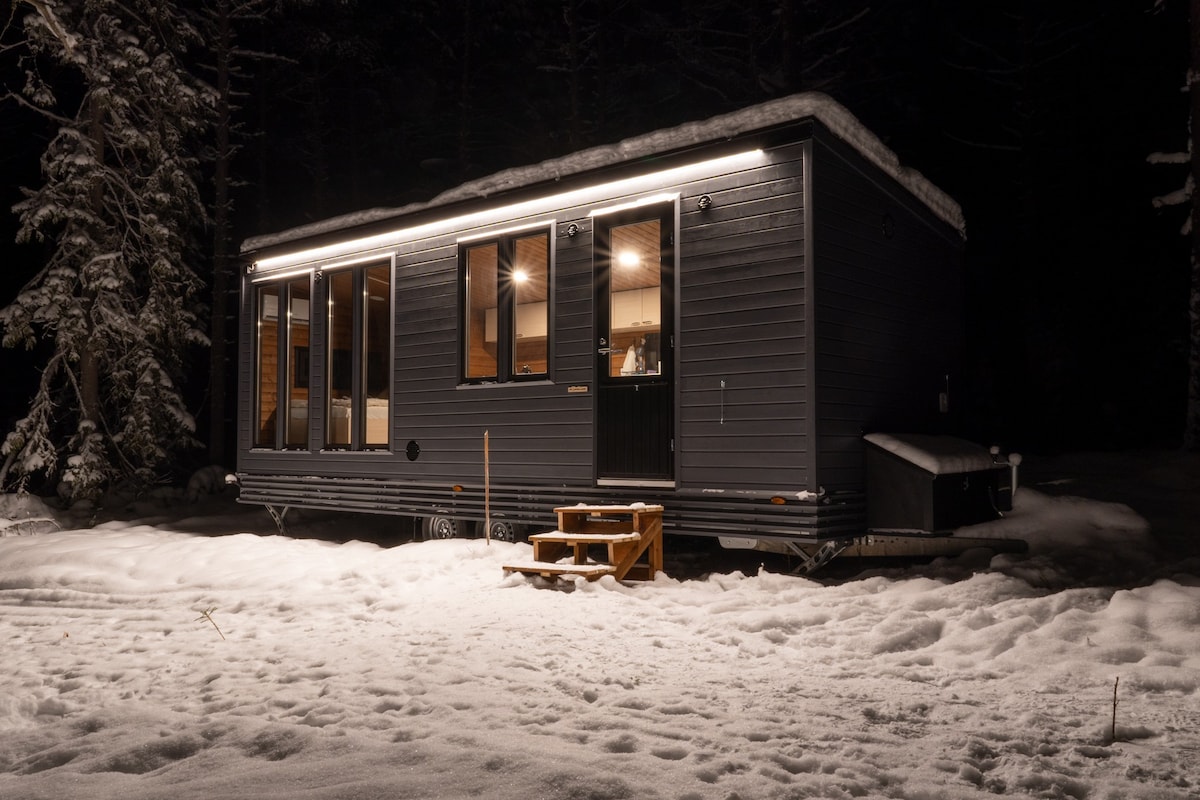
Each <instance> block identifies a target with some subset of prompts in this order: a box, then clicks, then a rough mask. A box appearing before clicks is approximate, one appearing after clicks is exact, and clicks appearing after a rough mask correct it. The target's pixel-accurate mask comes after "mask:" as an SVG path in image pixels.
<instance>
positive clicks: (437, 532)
mask: <svg viewBox="0 0 1200 800" xmlns="http://www.w3.org/2000/svg"><path fill="white" fill-rule="evenodd" d="M455 536H458V520H456V519H454V518H453V517H444V516H442V515H441V514H437V515H435V516H432V517H425V519H423V520H421V538H422V539H426V540H429V539H453V538H454V537H455Z"/></svg>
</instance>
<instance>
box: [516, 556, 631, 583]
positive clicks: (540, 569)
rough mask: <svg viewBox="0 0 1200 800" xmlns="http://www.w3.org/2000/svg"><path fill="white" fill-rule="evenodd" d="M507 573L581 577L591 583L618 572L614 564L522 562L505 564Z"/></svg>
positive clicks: (548, 576) (551, 576) (546, 576)
mask: <svg viewBox="0 0 1200 800" xmlns="http://www.w3.org/2000/svg"><path fill="white" fill-rule="evenodd" d="M502 569H503V570H504V571H505V572H520V573H523V574H525V575H541V576H542V577H543V578H556V577H558V576H559V575H580V576H582V577H584V578H587V579H588V580H589V581H594V580H596V579H597V578H601V577H603V576H605V575H611V574H612V573H614V572H616V569H617V568H616V567H615V566H613V565H612V564H554V563H550V562H549V561H522V562H518V563H516V564H505V565H504V566H503V567H502Z"/></svg>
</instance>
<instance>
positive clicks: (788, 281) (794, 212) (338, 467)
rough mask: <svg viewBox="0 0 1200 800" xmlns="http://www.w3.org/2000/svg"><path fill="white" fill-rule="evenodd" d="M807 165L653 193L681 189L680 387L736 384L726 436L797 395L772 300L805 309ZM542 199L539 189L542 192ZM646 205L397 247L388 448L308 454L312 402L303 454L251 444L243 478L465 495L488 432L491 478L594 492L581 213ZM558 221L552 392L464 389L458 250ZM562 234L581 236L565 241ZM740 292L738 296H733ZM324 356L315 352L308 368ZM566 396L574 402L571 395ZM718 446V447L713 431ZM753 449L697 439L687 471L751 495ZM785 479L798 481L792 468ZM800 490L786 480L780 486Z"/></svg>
mask: <svg viewBox="0 0 1200 800" xmlns="http://www.w3.org/2000/svg"><path fill="white" fill-rule="evenodd" d="M800 153H801V151H800V149H799V148H798V147H786V148H783V149H781V150H777V151H772V152H771V154H770V155H769V156H768V157H767V158H765V159H764V160H763V162H762V163H760V164H755V165H752V166H750V167H747V166H744V165H743V166H737V167H730V168H729V169H730V170H731V171H729V172H726V173H724V174H711V175H702V176H698V177H696V178H695V179H692V180H690V181H689V182H686V183H682V184H676V185H663V186H661V187H659V188H658V189H657V190H655V191H667V192H678V194H679V198H680V199H679V209H680V211H681V214H680V217H681V222H680V225H681V230H680V236H679V239H678V241H677V242H676V244H677V249H676V252H677V257H678V260H679V272H678V275H677V280H678V294H677V297H679V303H680V305H681V308H682V309H683V311H682V312H681V313H682V319H684V320H686V321H685V322H684V326H683V327H682V328H679V329H677V348H676V353H677V358H678V359H680V362H681V363H679V364H678V370H677V372H676V375H677V377H678V379H679V381H680V385H681V386H682V385H685V384H686V379H685V376H688V375H691V374H693V373H695V374H698V375H700V376H706V375H707V374H708V372H709V371H710V370H713V369H716V370H718V371H719V372H720V373H721V374H724V375H727V376H735V375H736V376H739V377H737V378H736V380H735V379H733V378H730V381H731V382H732V383H736V384H737V386H738V387H740V388H739V389H737V390H736V391H734V392H732V393H731V396H732V397H734V398H735V399H736V398H739V397H740V398H741V399H740V400H736V402H737V403H738V404H740V405H741V408H740V409H739V410H738V411H737V412H736V413H733V414H731V416H730V419H731V420H732V421H733V422H732V423H731V424H732V425H734V426H744V427H746V429H747V430H754V431H759V432H761V430H762V428H763V426H764V425H768V424H769V423H768V420H767V419H766V418H770V419H771V420H778V419H784V418H787V417H789V416H794V414H795V413H796V412H795V410H794V406H793V404H792V397H791V395H792V394H793V390H792V385H793V384H795V383H798V382H800V381H801V378H800V377H798V376H794V375H788V376H787V377H786V385H778V383H779V378H778V370H779V367H780V364H781V363H788V364H794V363H798V361H797V359H798V356H797V353H798V352H799V351H800V350H801V344H802V337H799V338H798V333H799V331H800V329H801V327H802V325H801V322H800V321H798V320H797V317H796V310H795V309H794V308H789V307H787V306H788V304H789V302H790V301H789V299H788V297H786V296H781V293H782V295H786V294H788V293H791V294H794V295H798V296H799V295H802V291H803V276H802V275H801V274H800V268H801V266H802V265H801V264H799V263H798V262H797V259H796V256H797V254H798V253H800V252H801V251H802V242H803V232H802V231H800V230H799V229H798V222H799V220H800V214H799V209H800V208H801V207H802V198H801V197H800V195H799V186H800V184H799V182H798V180H797V179H796V176H797V174H798V171H799V169H800V162H799V160H798V159H799V158H800ZM544 192H545V189H544V188H542V189H540V190H539V193H544ZM702 194H707V195H709V196H710V197H711V198H712V199H713V201H714V202H713V204H712V206H711V207H710V208H709V209H707V210H706V211H704V212H701V211H699V210H698V203H697V201H698V198H699V197H700V195H702ZM646 195H647V191H646V190H644V189H642V190H639V191H638V192H637V193H635V194H629V195H619V194H615V195H613V196H611V197H608V198H595V199H592V200H591V201H589V203H588V204H587V205H579V206H575V207H567V208H561V209H558V210H556V211H554V212H552V213H548V214H539V215H538V216H534V217H512V218H510V219H506V220H500V221H497V222H495V223H494V224H491V225H489V226H488V227H483V228H463V229H459V230H452V231H445V232H443V233H438V234H436V235H431V236H429V237H427V238H424V239H418V240H413V241H408V242H405V243H404V244H402V245H400V246H398V247H397V248H396V249H395V251H394V255H395V265H396V270H395V290H394V291H395V294H394V298H393V301H394V308H395V326H394V331H393V362H392V363H393V368H394V380H393V386H392V393H391V406H390V412H391V420H390V435H391V441H390V446H389V448H388V450H387V451H382V452H381V451H372V452H348V451H329V450H321V449H319V448H318V447H317V446H316V445H317V443H319V441H320V435H321V431H322V430H323V426H324V420H323V418H322V413H323V411H322V409H321V408H320V405H321V403H320V401H317V402H316V403H314V414H313V417H312V420H311V428H312V431H313V434H312V437H311V440H310V441H311V443H312V444H313V449H312V450H310V451H308V452H271V451H265V450H249V449H248V447H244V448H243V452H242V458H241V468H242V469H245V470H250V471H257V472H267V471H272V470H274V471H276V472H279V473H283V474H294V475H313V476H329V477H341V478H354V477H364V476H365V477H372V478H379V479H387V480H413V481H448V482H451V483H474V482H478V481H480V480H482V476H483V457H482V447H483V444H482V442H483V432H484V431H487V432H488V437H489V456H490V469H491V474H492V477H493V479H494V480H501V481H508V482H511V483H516V484H520V483H522V482H524V483H526V484H528V485H529V486H538V485H545V486H577V487H590V486H592V485H593V483H594V478H593V433H592V431H593V428H592V425H593V404H594V401H595V392H594V385H593V384H594V378H595V376H594V374H593V371H594V364H595V350H596V343H595V341H594V336H595V334H594V331H593V322H592V313H593V309H592V304H593V275H592V258H593V254H592V244H593V239H592V236H593V230H594V227H595V224H597V223H596V222H595V220H594V219H593V218H591V217H589V212H590V211H592V210H594V209H604V208H606V207H613V206H619V205H621V204H623V203H627V202H629V201H631V200H636V199H639V198H642V197H645V196H646ZM510 199H511V198H510ZM448 215H450V214H449V213H448ZM551 221H553V223H554V225H553V236H552V240H551V241H552V251H553V253H552V281H553V293H552V295H551V303H550V309H549V311H550V315H551V317H550V320H551V325H550V332H549V333H550V337H551V340H550V361H549V365H548V371H547V375H546V377H545V379H544V380H535V381H529V382H519V381H513V382H510V383H507V384H503V385H470V386H462V385H459V368H460V365H459V360H460V356H459V348H460V342H459V337H460V331H459V321H458V311H459V309H458V306H459V265H458V242H459V239H460V238H462V237H475V236H478V237H480V240H485V239H486V238H487V237H488V235H489V231H491V230H494V231H497V232H499V231H504V230H512V229H516V228H519V227H522V226H527V225H535V226H536V225H541V224H548V223H550V222H551ZM571 223H573V224H574V225H575V228H576V230H575V235H573V236H568V235H567V227H568V225H569V224H571ZM389 224H392V225H395V224H396V223H394V222H393V223H389ZM326 239H328V237H326ZM738 293H742V294H743V295H744V297H743V298H742V299H736V295H737V294H738ZM689 304H691V306H692V308H691V309H690V310H689ZM243 322H244V327H243V330H244V331H247V332H252V330H253V325H252V321H251V320H250V319H249V318H248V313H244V321H243ZM723 326H724V327H725V328H727V330H728V331H731V332H733V336H732V338H733V340H732V341H729V338H730V337H729V336H726V337H725V339H722V338H721V337H720V336H719V335H718V332H719V330H720V329H721V328H722V327H723ZM689 336H695V341H696V345H697V346H695V347H690V346H689V345H688V337H689ZM246 338H247V339H253V337H252V336H248V337H246ZM739 343H740V346H739ZM746 347H761V348H762V355H761V356H760V357H758V358H757V360H756V359H748V358H747V357H746V355H745V353H744V352H743V351H744V349H745V348H746ZM319 350H320V348H314V356H315V355H316V353H317V351H319ZM718 351H719V352H718ZM251 366H252V365H251ZM697 369H698V370H699V371H698V372H696V370H697ZM313 372H314V374H313V380H314V382H319V381H323V380H324V364H323V363H320V362H319V359H317V358H315V357H314V364H313ZM784 373H785V374H786V373H787V370H785V371H784ZM714 374H715V373H714ZM252 378H253V374H252V369H250V370H248V371H246V372H244V378H243V387H245V388H244V389H243V402H247V403H248V398H249V394H248V392H249V387H250V386H251V384H252ZM572 387H574V388H576V389H582V390H583V391H575V392H572V391H569V389H570V388H572ZM752 387H758V390H760V391H756V390H755V389H754V388H752ZM766 389H773V390H774V391H775V392H776V393H775V394H773V395H772V396H771V397H770V399H769V400H766V399H764V396H763V395H762V394H761V390H766ZM696 398H697V402H696V405H695V409H696V410H698V411H700V412H701V414H705V413H706V411H707V404H708V402H709V401H708V399H707V396H706V393H705V390H704V389H703V388H702V387H701V388H700V390H699V393H698V394H697V395H696ZM688 418H689V419H691V420H692V422H691V423H689V424H692V425H698V426H699V427H698V428H697V430H698V431H701V432H702V431H703V430H704V426H705V425H706V424H707V422H706V421H705V419H704V418H702V417H695V416H691V417H688ZM797 429H799V426H797ZM725 430H726V431H729V430H731V429H730V428H726V429H725ZM717 433H718V438H719V436H720V435H721V433H722V431H721V430H718V431H717ZM741 435H742V434H741V433H737V434H735V437H740V436H741ZM678 438H679V440H680V441H679V442H678V447H679V448H680V449H682V450H686V441H685V439H686V434H685V436H680V437H678ZM245 441H246V442H248V438H247V439H245ZM746 441H747V443H748V444H749V445H750V446H751V447H752V451H751V452H749V453H748V454H747V455H745V456H744V457H741V456H739V457H738V458H736V459H734V460H732V461H731V460H728V459H723V458H722V453H721V452H720V450H721V448H720V446H715V447H714V448H712V449H711V450H710V448H709V444H708V443H707V442H703V443H702V444H701V445H700V446H699V447H698V448H697V451H696V453H697V455H696V459H695V460H693V462H692V463H693V465H694V466H695V467H696V468H697V470H698V471H697V473H696V474H697V475H698V476H700V477H701V479H702V480H703V481H704V484H705V486H708V485H722V486H730V487H741V486H758V485H760V484H761V483H762V482H763V480H765V479H766V477H767V476H769V475H771V474H776V475H778V474H780V471H779V470H771V469H767V468H765V467H763V466H762V464H761V461H762V459H763V453H769V454H772V455H773V454H774V453H776V452H778V451H780V442H779V440H777V439H776V438H775V436H774V434H768V435H767V436H758V438H755V436H751V437H750V438H748V439H746ZM409 442H413V443H415V445H416V447H414V448H413V452H416V451H417V448H419V455H418V457H417V458H416V459H415V460H410V459H409V458H408V456H407V454H406V448H407V446H408V443H409ZM795 444H796V445H797V446H796V447H795V448H794V450H793V449H790V448H791V445H785V446H783V447H782V450H783V452H784V453H785V457H786V458H787V459H788V460H789V462H792V461H794V460H795V458H796V453H799V452H801V451H802V449H803V448H801V447H799V446H798V445H799V443H798V442H797V443H795ZM743 462H744V463H743ZM756 464H757V465H758V466H757V469H758V470H759V472H760V473H761V474H760V475H751V476H749V477H748V478H747V477H745V476H746V472H747V469H749V468H750V467H752V466H754V465H756ZM782 466H784V467H785V468H787V469H790V470H791V472H792V473H793V474H795V472H796V471H795V469H794V467H792V466H791V464H790V463H789V464H787V465H782ZM793 483H795V480H793V479H792V476H789V477H788V479H787V485H789V486H790V485H792V484H793ZM681 485H682V482H681ZM771 485H772V486H774V485H775V484H774V483H772V484H771Z"/></svg>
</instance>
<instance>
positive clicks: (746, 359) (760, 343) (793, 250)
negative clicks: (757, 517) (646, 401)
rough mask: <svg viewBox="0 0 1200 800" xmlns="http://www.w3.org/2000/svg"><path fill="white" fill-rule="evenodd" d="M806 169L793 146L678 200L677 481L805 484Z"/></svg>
mask: <svg viewBox="0 0 1200 800" xmlns="http://www.w3.org/2000/svg"><path fill="white" fill-rule="evenodd" d="M802 175H803V159H802V151H801V148H800V147H798V146H789V147H786V148H781V149H778V150H774V151H772V152H771V158H770V163H769V164H767V165H766V166H763V167H761V168H759V169H757V170H754V171H753V172H751V173H747V174H744V175H739V176H736V178H731V179H729V180H726V181H723V182H710V184H709V185H708V186H706V187H705V192H706V193H707V194H708V195H709V196H710V197H711V198H712V201H713V202H712V206H711V207H710V208H709V209H707V210H699V209H698V208H697V203H696V198H695V197H691V196H687V197H684V199H683V201H682V203H681V211H682V213H681V219H680V229H681V233H680V247H679V253H680V281H679V284H680V291H679V296H680V317H679V345H680V346H679V354H680V360H681V362H682V367H681V369H680V382H679V395H680V400H679V409H680V412H679V416H680V423H679V429H680V439H681V441H680V443H679V447H678V459H679V478H680V483H681V485H683V486H686V487H689V488H708V487H712V488H734V489H759V490H766V491H786V490H792V491H797V490H800V489H804V488H807V466H808V465H807V459H808V452H807V451H808V448H807V445H806V441H805V419H806V416H807V409H806V404H805V402H804V385H805V380H806V379H805V371H804V351H805V337H804V267H805V265H804V257H803V255H804V229H803V206H804V202H805V198H804V197H803V192H802ZM722 383H723V384H724V386H722Z"/></svg>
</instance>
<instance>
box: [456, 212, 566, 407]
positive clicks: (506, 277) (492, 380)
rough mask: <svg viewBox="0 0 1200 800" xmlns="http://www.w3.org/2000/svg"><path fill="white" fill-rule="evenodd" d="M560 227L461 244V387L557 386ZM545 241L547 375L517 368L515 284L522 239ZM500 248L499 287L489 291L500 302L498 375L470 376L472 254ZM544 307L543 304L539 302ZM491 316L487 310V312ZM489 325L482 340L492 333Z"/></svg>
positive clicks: (511, 231) (540, 226)
mask: <svg viewBox="0 0 1200 800" xmlns="http://www.w3.org/2000/svg"><path fill="white" fill-rule="evenodd" d="M555 233H556V227H555V223H554V222H553V221H547V222H539V223H536V224H533V225H526V226H522V227H519V228H508V229H505V230H501V231H491V232H488V233H484V234H480V235H478V236H470V237H464V238H460V239H459V240H458V337H459V347H458V373H459V374H458V377H459V383H460V384H461V385H475V386H477V385H496V384H512V383H527V382H530V381H548V380H552V373H553V368H552V365H553V363H554V356H553V354H554V325H553V320H554V285H555V249H556V248H555V242H556V235H555ZM535 237H543V238H544V239H545V242H546V262H545V281H546V298H545V301H544V302H545V304H546V311H545V314H546V318H545V323H546V334H545V346H544V350H545V353H544V355H545V369H544V370H541V371H538V372H527V373H526V372H522V371H521V370H520V368H519V367H518V365H517V357H516V350H517V339H518V332H517V316H518V311H517V302H516V301H517V294H518V292H517V288H516V285H515V283H514V281H513V280H512V275H513V272H514V262H515V260H516V243H517V242H518V241H519V240H522V239H531V238H535ZM490 246H495V247H496V270H495V285H494V286H492V287H490V288H491V290H492V291H494V295H495V298H496V306H495V327H496V355H495V361H496V371H495V374H492V375H475V376H473V375H471V374H469V373H470V372H471V371H472V370H471V355H472V339H471V336H472V333H471V331H472V309H473V306H472V305H471V302H472V296H471V282H472V280H474V278H472V276H471V269H470V263H469V254H470V253H471V251H473V250H477V249H482V248H486V247H490ZM534 302H540V301H534ZM485 311H486V309H485ZM488 327H489V326H488V325H487V324H486V323H484V329H485V330H484V333H483V336H484V337H485V340H486V335H487V328H488Z"/></svg>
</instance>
